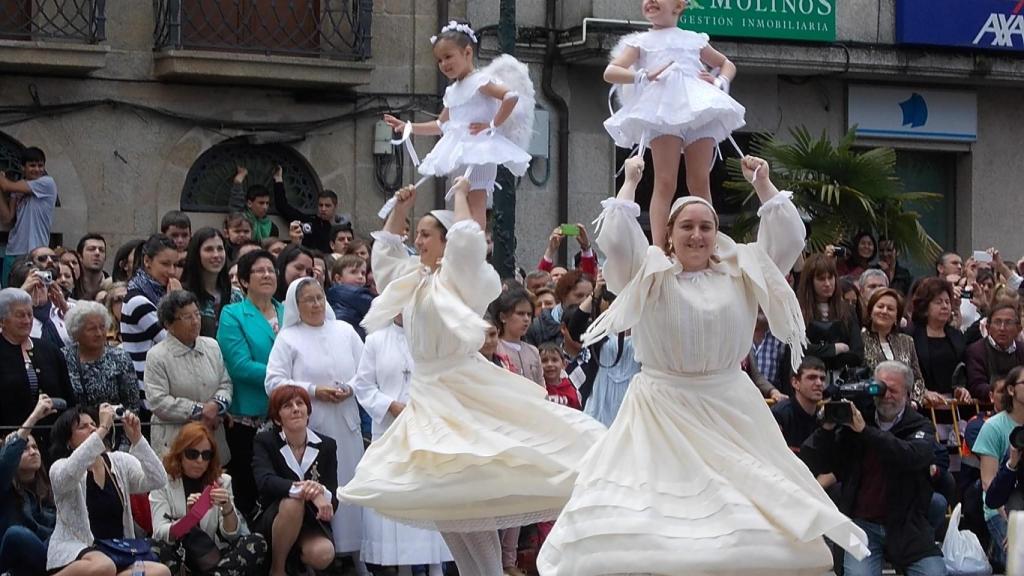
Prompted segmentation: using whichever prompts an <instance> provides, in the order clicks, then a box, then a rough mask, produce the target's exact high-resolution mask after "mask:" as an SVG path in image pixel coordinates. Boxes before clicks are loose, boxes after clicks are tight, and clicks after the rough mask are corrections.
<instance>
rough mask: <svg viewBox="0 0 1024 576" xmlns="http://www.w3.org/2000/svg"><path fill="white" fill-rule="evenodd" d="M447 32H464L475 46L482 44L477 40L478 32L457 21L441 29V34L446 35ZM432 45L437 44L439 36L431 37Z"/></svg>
mask: <svg viewBox="0 0 1024 576" xmlns="http://www.w3.org/2000/svg"><path fill="white" fill-rule="evenodd" d="M447 32H462V33H463V34H465V35H466V36H469V39H470V40H471V41H472V42H473V44H479V43H480V42H479V41H478V40H477V39H476V32H474V31H473V29H472V28H470V27H469V24H460V23H458V22H456V21H455V20H452V21H451V22H449V23H448V24H447V25H446V26H445V27H444V28H441V34H445V33H447ZM430 43H431V44H437V36H431V37H430Z"/></svg>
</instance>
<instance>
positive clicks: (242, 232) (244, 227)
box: [224, 212, 252, 260]
mask: <svg viewBox="0 0 1024 576" xmlns="http://www.w3.org/2000/svg"><path fill="white" fill-rule="evenodd" d="M224 236H226V237H227V239H228V245H227V252H228V259H229V260H238V258H239V254H238V250H239V249H240V248H241V247H242V246H244V245H245V244H246V243H248V242H251V241H252V223H251V222H249V220H248V219H246V217H245V214H242V213H241V212H232V213H230V214H228V216H227V218H225V219H224Z"/></svg>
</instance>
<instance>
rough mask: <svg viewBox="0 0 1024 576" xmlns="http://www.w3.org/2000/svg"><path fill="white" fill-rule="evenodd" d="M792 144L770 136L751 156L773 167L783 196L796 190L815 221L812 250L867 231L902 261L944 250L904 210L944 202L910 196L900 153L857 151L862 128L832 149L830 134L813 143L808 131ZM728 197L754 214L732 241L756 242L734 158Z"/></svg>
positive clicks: (750, 203)
mask: <svg viewBox="0 0 1024 576" xmlns="http://www.w3.org/2000/svg"><path fill="white" fill-rule="evenodd" d="M790 136H791V137H792V142H783V141H782V140H780V139H778V138H776V137H774V136H772V135H770V134H761V135H758V136H755V137H754V139H753V142H752V144H751V147H750V149H751V153H753V154H755V155H757V156H761V157H763V158H764V159H765V160H768V162H769V163H770V164H771V166H772V180H773V181H774V182H775V184H776V185H777V186H778V187H779V189H780V190H791V191H793V202H794V203H795V204H796V205H797V207H798V208H799V209H800V210H801V212H802V213H803V214H804V215H805V217H806V218H807V219H809V221H810V222H811V225H810V231H811V232H810V237H809V238H808V248H809V249H810V250H816V251H820V250H822V249H824V247H825V246H826V245H828V244H838V243H840V242H842V241H844V240H846V239H848V238H850V237H851V236H853V235H854V234H856V233H857V232H859V231H861V230H867V231H871V232H874V233H875V235H876V236H885V237H887V238H890V239H892V240H893V241H894V242H895V243H896V247H897V248H898V249H899V251H900V252H901V253H903V254H907V255H909V256H910V257H912V258H915V259H922V260H926V261H928V260H931V259H933V258H935V257H936V256H937V255H938V254H939V252H940V251H941V248H940V247H939V245H938V243H936V242H935V240H934V239H932V237H931V236H929V235H928V232H926V231H925V229H924V228H923V227H922V226H921V224H920V222H919V221H918V218H919V216H920V215H919V214H918V213H917V212H915V211H913V210H910V209H908V208H907V206H906V204H905V203H910V202H914V203H919V204H923V203H930V202H934V201H936V200H938V199H941V198H942V196H941V195H940V194H933V193H930V192H904V191H903V183H902V182H901V181H900V179H899V178H898V177H897V176H896V173H895V168H896V152H895V151H894V150H893V149H892V148H870V149H867V150H864V149H855V148H854V141H855V139H856V128H851V129H850V131H849V132H847V133H846V135H845V136H844V137H843V138H842V139H841V140H840V141H839V142H838V144H835V145H833V143H832V141H831V140H830V139H829V138H828V135H827V134H826V133H824V132H823V133H822V135H821V137H820V138H818V139H815V138H813V137H812V136H811V135H810V132H808V130H807V129H806V128H804V127H797V128H793V129H792V130H790ZM726 167H727V169H728V172H729V177H730V180H729V181H728V182H726V184H725V189H726V190H727V194H728V195H731V196H733V197H735V196H736V195H739V196H740V198H741V200H742V202H743V206H744V207H745V208H747V207H749V208H750V210H744V212H743V213H742V214H741V215H740V216H739V217H738V218H737V219H736V220H735V222H734V224H733V226H732V230H731V232H732V234H733V236H734V237H735V238H736V239H737V240H740V239H743V240H750V239H751V238H752V237H753V236H754V233H755V229H756V226H757V218H756V214H755V213H756V206H755V204H756V202H755V200H756V199H755V195H754V192H753V188H752V187H751V186H750V184H749V183H747V182H746V181H745V180H744V179H743V174H742V171H741V170H740V165H739V160H738V159H735V158H730V159H729V160H728V161H727V163H726Z"/></svg>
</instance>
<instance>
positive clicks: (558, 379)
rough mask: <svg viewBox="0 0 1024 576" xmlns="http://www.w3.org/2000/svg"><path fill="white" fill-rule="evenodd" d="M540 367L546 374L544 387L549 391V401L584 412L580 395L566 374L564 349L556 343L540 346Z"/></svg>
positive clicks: (546, 343)
mask: <svg viewBox="0 0 1024 576" xmlns="http://www.w3.org/2000/svg"><path fill="white" fill-rule="evenodd" d="M539 350H540V367H541V371H542V372H543V373H544V386H545V387H546V388H547V389H548V400H551V401H552V402H556V403H558V404H562V405H564V406H569V407H570V408H575V409H577V410H582V409H583V405H582V404H581V403H580V393H579V390H577V389H576V386H574V385H573V383H572V382H570V381H569V375H568V374H566V372H565V366H566V362H565V356H563V355H562V349H561V348H559V347H558V344H555V343H554V342H545V343H543V344H541V345H540V348H539Z"/></svg>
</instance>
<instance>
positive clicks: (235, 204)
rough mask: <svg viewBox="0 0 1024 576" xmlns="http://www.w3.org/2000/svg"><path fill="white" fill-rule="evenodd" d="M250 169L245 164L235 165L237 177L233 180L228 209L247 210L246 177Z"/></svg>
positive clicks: (235, 210)
mask: <svg viewBox="0 0 1024 576" xmlns="http://www.w3.org/2000/svg"><path fill="white" fill-rule="evenodd" d="M248 175H249V171H248V170H247V169H246V168H245V167H244V166H235V177H234V178H233V179H232V180H231V194H230V195H229V196H228V210H231V211H232V212H241V211H243V210H245V177H246V176H248Z"/></svg>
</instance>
